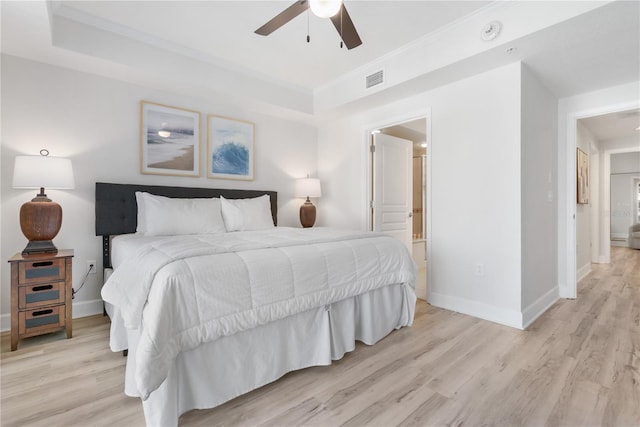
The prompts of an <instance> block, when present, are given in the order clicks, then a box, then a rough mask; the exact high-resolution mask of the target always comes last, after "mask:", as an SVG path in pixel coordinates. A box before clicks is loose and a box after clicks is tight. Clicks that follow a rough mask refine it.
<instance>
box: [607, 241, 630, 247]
mask: <svg viewBox="0 0 640 427" xmlns="http://www.w3.org/2000/svg"><path fill="white" fill-rule="evenodd" d="M611 246H617V247H620V248H627V247H629V242H628V241H627V240H612V241H611Z"/></svg>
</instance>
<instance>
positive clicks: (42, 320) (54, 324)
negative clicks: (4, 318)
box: [18, 305, 65, 336]
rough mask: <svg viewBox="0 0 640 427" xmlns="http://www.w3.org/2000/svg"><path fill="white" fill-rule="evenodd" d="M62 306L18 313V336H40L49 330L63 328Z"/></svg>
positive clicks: (63, 314)
mask: <svg viewBox="0 0 640 427" xmlns="http://www.w3.org/2000/svg"><path fill="white" fill-rule="evenodd" d="M64 308H65V307H64V306H60V305H56V306H53V307H42V308H36V309H33V310H26V311H20V312H19V313H18V315H19V318H18V325H19V326H18V330H19V332H20V336H29V335H31V334H33V335H40V334H41V333H43V332H46V331H49V330H57V329H60V328H63V327H64V326H65V310H64Z"/></svg>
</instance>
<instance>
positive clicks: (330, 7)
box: [309, 0, 342, 18]
mask: <svg viewBox="0 0 640 427" xmlns="http://www.w3.org/2000/svg"><path fill="white" fill-rule="evenodd" d="M309 6H310V7H311V11H312V12H313V14H314V15H316V16H318V17H320V18H330V17H332V16H333V15H335V14H336V13H338V11H339V10H340V6H342V0H309Z"/></svg>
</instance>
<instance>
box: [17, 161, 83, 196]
mask: <svg viewBox="0 0 640 427" xmlns="http://www.w3.org/2000/svg"><path fill="white" fill-rule="evenodd" d="M41 187H46V188H50V189H59V190H69V189H73V188H74V187H75V181H74V179H73V167H72V166H71V160H69V159H63V158H60V157H49V156H16V161H15V168H14V169H13V188H41Z"/></svg>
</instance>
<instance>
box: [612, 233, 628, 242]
mask: <svg viewBox="0 0 640 427" xmlns="http://www.w3.org/2000/svg"><path fill="white" fill-rule="evenodd" d="M628 238H629V233H611V241H614V240H624V241H625V242H626V241H627V239H628Z"/></svg>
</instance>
